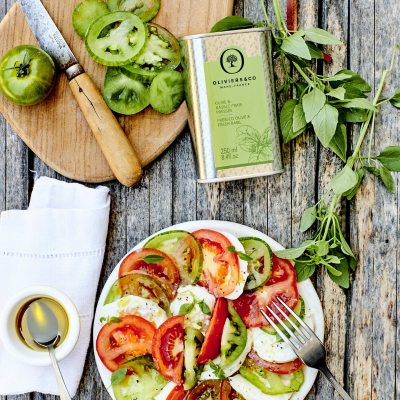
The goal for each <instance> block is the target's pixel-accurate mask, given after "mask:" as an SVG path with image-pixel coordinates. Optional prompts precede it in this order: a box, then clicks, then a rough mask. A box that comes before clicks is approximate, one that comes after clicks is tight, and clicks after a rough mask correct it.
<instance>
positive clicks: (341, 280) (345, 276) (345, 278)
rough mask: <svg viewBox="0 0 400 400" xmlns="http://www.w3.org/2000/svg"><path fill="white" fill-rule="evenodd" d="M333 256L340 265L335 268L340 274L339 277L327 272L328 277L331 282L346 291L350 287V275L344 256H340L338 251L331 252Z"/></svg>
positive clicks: (340, 253)
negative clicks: (337, 259)
mask: <svg viewBox="0 0 400 400" xmlns="http://www.w3.org/2000/svg"><path fill="white" fill-rule="evenodd" d="M333 254H334V255H335V256H336V257H338V258H339V260H340V264H339V265H338V266H337V270H338V271H339V272H341V275H339V276H337V275H334V274H332V273H331V272H330V271H329V270H328V275H329V277H330V278H331V279H332V280H333V282H335V283H336V284H338V285H339V286H341V287H342V288H345V289H348V288H349V287H350V274H349V263H348V261H347V258H346V256H345V255H344V254H342V252H340V251H338V250H333Z"/></svg>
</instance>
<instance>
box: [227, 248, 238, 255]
mask: <svg viewBox="0 0 400 400" xmlns="http://www.w3.org/2000/svg"><path fill="white" fill-rule="evenodd" d="M226 249H227V250H228V251H229V253H232V254H235V253H236V249H235V246H228V247H227V248H226Z"/></svg>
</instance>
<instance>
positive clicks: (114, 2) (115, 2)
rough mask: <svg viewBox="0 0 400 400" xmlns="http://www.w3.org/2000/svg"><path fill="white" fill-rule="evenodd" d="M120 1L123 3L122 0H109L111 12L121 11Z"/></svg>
mask: <svg viewBox="0 0 400 400" xmlns="http://www.w3.org/2000/svg"><path fill="white" fill-rule="evenodd" d="M120 3H121V0H107V5H108V8H109V9H110V11H111V12H114V11H119V4H120Z"/></svg>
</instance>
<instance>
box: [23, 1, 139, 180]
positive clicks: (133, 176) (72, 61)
mask: <svg viewBox="0 0 400 400" xmlns="http://www.w3.org/2000/svg"><path fill="white" fill-rule="evenodd" d="M52 1H58V0H52ZM18 2H19V5H20V7H21V9H22V12H23V13H24V15H25V18H26V20H27V21H28V24H29V26H30V28H31V30H32V33H33V34H34V36H35V38H36V40H37V41H38V43H39V45H40V47H41V48H42V49H43V50H44V51H45V52H46V53H47V54H49V55H50V56H51V57H52V58H53V60H54V61H55V63H56V64H57V66H58V67H59V68H60V69H61V70H63V71H64V72H65V74H66V75H67V78H68V80H69V85H70V87H71V90H72V93H73V94H74V96H75V99H76V100H77V102H78V104H79V107H80V109H81V110H82V112H83V114H84V116H85V118H86V121H87V122H88V124H89V126H90V128H91V129H92V132H93V134H94V136H95V138H96V140H97V142H98V143H99V145H100V147H101V150H102V151H103V154H104V156H105V158H106V160H107V162H108V164H109V165H110V168H111V170H112V171H113V173H114V175H115V177H116V178H117V179H118V180H119V181H120V182H121V183H122V184H123V185H125V186H128V187H130V186H133V185H135V184H137V183H138V182H139V181H140V180H141V178H142V175H143V171H142V167H141V165H140V162H139V159H138V157H137V156H136V153H135V151H134V149H133V147H132V145H131V143H130V141H129V139H128V137H127V136H126V135H125V132H124V131H123V130H122V128H121V125H120V124H119V122H118V121H117V119H116V118H115V115H114V114H113V113H112V111H111V110H110V109H109V108H108V106H107V104H106V103H105V101H104V99H103V96H102V95H101V93H100V92H99V90H98V89H97V87H96V85H95V84H94V82H93V81H92V79H91V78H90V76H89V75H88V74H87V73H86V72H85V70H84V69H83V67H82V66H81V65H80V64H79V62H78V60H77V59H76V57H75V56H74V53H73V52H72V51H71V49H70V48H69V46H68V44H67V42H66V41H65V39H64V38H63V36H62V35H61V32H60V31H59V30H58V28H57V26H56V24H55V23H54V22H53V20H52V19H51V17H50V15H49V13H48V12H47V10H46V9H45V7H44V5H43V4H42V2H41V1H40V0H18ZM61 3H62V1H61Z"/></svg>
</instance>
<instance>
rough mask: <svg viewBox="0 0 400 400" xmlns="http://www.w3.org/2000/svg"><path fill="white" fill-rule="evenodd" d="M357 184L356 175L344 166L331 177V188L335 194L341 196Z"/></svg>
mask: <svg viewBox="0 0 400 400" xmlns="http://www.w3.org/2000/svg"><path fill="white" fill-rule="evenodd" d="M357 182H358V177H357V175H356V173H355V172H354V171H353V170H352V169H351V168H350V167H349V166H348V165H346V166H345V167H344V168H343V169H342V170H341V171H340V172H339V173H338V174H337V175H336V176H334V177H333V179H332V182H331V187H332V190H333V191H334V192H335V193H336V194H343V193H345V192H347V191H348V190H350V189H352V188H353V187H354V186H355V185H356V184H357Z"/></svg>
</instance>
